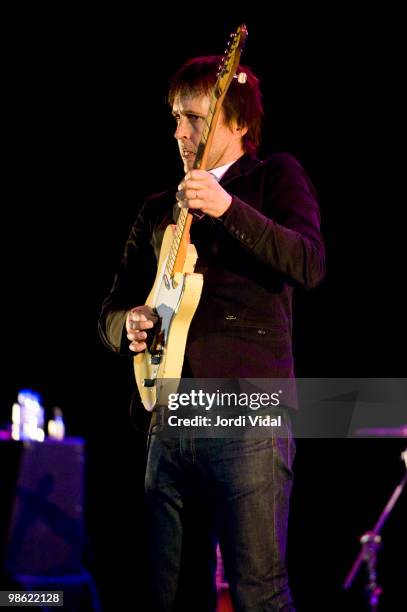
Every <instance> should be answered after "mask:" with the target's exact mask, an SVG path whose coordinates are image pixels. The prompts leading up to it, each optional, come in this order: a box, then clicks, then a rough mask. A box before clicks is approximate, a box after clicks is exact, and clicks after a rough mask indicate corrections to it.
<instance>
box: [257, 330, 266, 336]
mask: <svg viewBox="0 0 407 612" xmlns="http://www.w3.org/2000/svg"><path fill="white" fill-rule="evenodd" d="M257 333H258V334H259V336H265V335H266V330H265V329H258V330H257Z"/></svg>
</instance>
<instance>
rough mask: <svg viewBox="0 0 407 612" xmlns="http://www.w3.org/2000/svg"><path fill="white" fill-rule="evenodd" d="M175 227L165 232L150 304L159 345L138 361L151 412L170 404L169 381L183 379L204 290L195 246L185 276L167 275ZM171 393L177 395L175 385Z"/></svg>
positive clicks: (139, 379) (137, 372) (140, 387)
mask: <svg viewBox="0 0 407 612" xmlns="http://www.w3.org/2000/svg"><path fill="white" fill-rule="evenodd" d="M174 227H175V226H173V225H169V226H168V227H167V229H166V230H165V233H164V238H163V242H162V246H161V251H160V257H159V261H158V269H157V275H156V278H155V281H154V285H153V287H152V289H151V292H150V294H149V296H148V298H147V301H146V304H147V305H148V306H150V307H151V308H153V309H155V311H156V313H157V315H158V317H159V323H158V325H157V331H156V332H155V339H156V342H155V343H154V342H153V343H152V344H151V343H150V346H149V345H147V349H146V350H145V351H144V352H143V353H139V354H138V355H136V357H135V358H134V373H135V377H136V382H137V387H138V390H139V393H140V397H141V400H142V402H143V405H144V407H145V408H146V410H148V411H152V410H153V408H154V407H155V406H156V405H166V404H167V401H168V397H167V395H168V391H167V392H165V393H163V392H162V390H163V386H164V382H165V379H172V380H173V381H174V383H175V381H178V380H179V379H180V377H181V371H182V365H183V362H184V352H185V345H186V340H187V335H188V330H189V326H190V324H191V321H192V317H193V316H194V314H195V311H196V309H197V306H198V303H199V300H200V297H201V293H202V286H203V276H202V274H197V273H195V272H194V269H195V264H196V260H197V258H198V256H197V252H196V249H195V247H194V245H193V244H188V247H187V255H186V259H185V264H184V269H183V272H182V273H178V274H176V275H175V279H174V281H175V282H173V280H172V279H171V278H169V277H168V275H167V273H166V264H167V259H168V256H169V253H170V250H171V245H172V242H173V238H174ZM157 339H158V342H157ZM152 345H153V347H154V348H152ZM150 349H151V350H150ZM165 388H166V389H167V386H166V387H165ZM171 391H176V389H175V388H174V387H173V386H172V385H171Z"/></svg>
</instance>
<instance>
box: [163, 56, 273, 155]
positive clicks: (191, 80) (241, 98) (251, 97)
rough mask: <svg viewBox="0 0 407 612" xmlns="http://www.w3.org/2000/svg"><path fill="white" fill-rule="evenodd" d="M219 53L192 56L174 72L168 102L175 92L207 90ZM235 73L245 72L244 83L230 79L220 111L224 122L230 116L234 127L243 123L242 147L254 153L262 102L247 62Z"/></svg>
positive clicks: (259, 133)
mask: <svg viewBox="0 0 407 612" xmlns="http://www.w3.org/2000/svg"><path fill="white" fill-rule="evenodd" d="M221 61H222V57H221V56H220V55H208V56H205V57H194V58H192V59H190V60H188V61H187V62H185V64H184V65H183V66H181V68H179V70H178V71H177V72H176V73H175V75H174V76H173V77H172V79H171V81H170V87H169V92H168V102H169V104H170V105H171V106H172V105H173V104H174V100H175V98H176V97H177V96H178V95H181V96H184V95H191V94H192V95H194V94H197V93H204V94H207V95H208V94H210V93H211V91H212V89H213V86H214V85H215V83H216V78H217V77H216V73H217V71H218V68H219V65H220V64H221ZM236 72H237V74H239V73H240V72H245V73H246V75H247V80H246V83H243V84H240V83H238V82H237V79H233V81H232V83H231V84H230V87H229V89H228V91H227V93H226V96H225V99H224V101H223V107H222V108H223V114H224V120H225V123H226V125H230V124H231V122H232V120H235V121H236V122H237V125H238V127H247V128H248V129H247V133H246V134H245V135H244V136H243V148H244V150H245V151H246V152H247V153H250V154H251V155H254V154H255V153H256V151H257V149H258V147H259V145H260V140H261V127H262V119H263V114H264V111H263V103H262V95H261V91H260V86H259V79H258V78H257V77H256V76H255V75H254V74H253V72H252V70H251V69H250V68H249V67H248V66H242V65H240V66H239V67H238V69H237V71H236Z"/></svg>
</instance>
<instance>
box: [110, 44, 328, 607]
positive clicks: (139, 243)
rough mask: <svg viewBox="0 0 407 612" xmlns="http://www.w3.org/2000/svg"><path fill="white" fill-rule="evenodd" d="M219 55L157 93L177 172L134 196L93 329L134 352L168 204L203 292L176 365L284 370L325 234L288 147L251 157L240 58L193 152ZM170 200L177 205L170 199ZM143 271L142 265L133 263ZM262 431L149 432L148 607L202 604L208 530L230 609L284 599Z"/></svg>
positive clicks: (274, 478)
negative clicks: (133, 214) (161, 95)
mask: <svg viewBox="0 0 407 612" xmlns="http://www.w3.org/2000/svg"><path fill="white" fill-rule="evenodd" d="M219 61H220V58H219V57H214V56H210V57H200V58H194V59H191V60H189V61H188V62H186V64H184V65H183V66H182V67H181V68H180V69H179V70H178V72H177V73H176V74H175V76H174V77H173V79H172V82H171V85H170V90H169V102H170V105H171V110H172V115H173V117H174V120H175V134H174V136H175V139H176V141H177V144H178V149H179V154H180V157H181V160H182V163H183V169H184V178H183V179H182V180H181V181H180V182H179V184H178V186H177V187H174V189H172V190H169V191H167V192H165V193H161V194H158V195H154V196H152V197H151V198H149V199H148V200H147V202H146V203H145V204H144V206H143V207H142V209H141V212H140V213H139V215H138V217H137V219H136V221H135V223H134V225H133V228H132V230H131V233H130V236H129V239H128V241H127V244H126V247H125V251H124V256H123V259H122V262H121V265H120V267H119V270H118V273H117V275H116V277H115V281H114V284H113V287H112V289H111V291H110V293H109V295H108V296H107V297H106V299H105V301H104V303H103V307H102V312H101V317H100V333H101V337H102V339H103V341H104V342H105V344H106V345H107V346H108V347H109V348H110V349H112V350H113V351H115V352H116V353H119V354H127V355H133V356H134V355H135V354H136V353H138V352H140V351H143V350H145V348H146V340H147V332H148V330H149V329H151V328H152V327H153V325H154V322H155V319H154V313H153V312H152V311H151V309H149V308H148V307H147V306H143V304H144V302H145V300H146V296H147V295H148V292H149V289H150V288H151V285H152V283H153V281H154V275H155V271H156V270H155V269H156V265H157V259H158V256H159V252H160V246H161V240H162V236H163V233H164V230H165V228H166V227H167V225H168V224H171V223H174V222H176V220H177V217H178V215H179V212H180V208H182V207H189V208H190V209H191V210H193V211H194V212H197V213H203V216H202V218H200V219H199V220H198V219H197V220H195V221H194V222H193V224H192V228H191V242H192V243H193V244H194V245H195V247H196V249H197V252H198V261H197V266H196V269H195V271H196V272H202V273H203V275H204V284H203V291H202V296H201V299H200V302H199V304H198V308H197V311H196V313H195V315H194V317H193V320H192V323H191V326H190V330H189V334H188V340H187V346H186V351H185V360H184V370H183V376H188V377H198V378H236V379H239V378H290V377H294V361H293V351H292V294H293V289H294V288H295V287H300V288H312V287H315V286H316V285H317V284H318V283H319V282H320V281H321V280H322V278H323V276H324V269H325V263H324V246H323V241H322V238H321V234H320V217H319V207H318V203H317V199H316V194H315V190H314V187H313V186H312V184H311V182H310V180H309V178H308V177H307V176H306V174H305V172H304V170H303V168H302V167H301V165H300V164H299V163H298V161H297V160H296V159H294V158H293V157H291V156H290V155H289V154H287V153H280V154H274V155H273V156H271V157H270V158H269V159H267V160H265V161H260V160H258V159H257V158H256V150H257V148H258V146H259V143H260V136H261V123H262V116H263V107H262V99H261V92H260V88H259V81H258V79H257V78H256V76H255V75H254V74H253V72H252V71H251V70H250V69H249V68H247V67H243V66H241V67H240V68H239V69H238V73H239V72H242V71H243V72H244V73H245V74H246V77H247V78H246V82H244V83H239V82H238V79H234V82H233V83H232V84H231V86H230V88H229V90H228V92H227V95H226V97H225V100H224V103H223V106H222V110H221V115H220V117H219V120H218V123H217V126H216V129H215V134H214V138H213V142H212V145H211V148H210V152H209V158H208V164H207V168H208V169H209V170H210V171H203V170H199V169H194V168H193V166H194V161H195V155H196V153H197V148H198V144H199V142H200V137H201V133H202V130H203V128H204V123H205V118H206V113H207V111H208V108H209V96H210V92H211V90H212V88H213V86H214V83H215V81H216V72H217V67H218V65H219ZM174 201H175V202H176V204H175V205H174ZM141 272H143V274H142V273H141ZM282 412H283V420H284V427H285V428H286V433H287V435H286V436H284V437H282V438H277V439H276V438H274V437H273V436H270V439H262V440H256V439H250V438H249V439H232V438H228V439H227V440H225V439H219V438H209V439H208V438H206V439H205V438H194V437H193V435H192V434H191V435H190V436H184V437H182V438H180V439H176V438H171V439H163V438H162V437H160V436H154V435H153V436H151V442H150V445H149V453H148V462H147V470H146V500H147V516H148V522H149V529H150V533H149V548H150V556H151V577H152V582H153V585H152V589H151V602H152V609H153V610H157V611H158V610H159V611H168V612H170V611H172V610H194V612H197V611H200V610H202V611H203V610H205V611H208V610H215V609H216V590H215V585H214V574H215V568H216V544H217V542H219V544H220V549H221V552H222V558H223V562H224V567H225V574H226V579H227V581H228V583H229V585H230V595H231V599H232V603H233V608H234V610H236V611H239V612H255V611H256V612H265V611H266V610H283V609H284V610H286V611H289V610H294V607H293V603H292V599H291V595H290V590H289V586H288V578H287V572H286V568H285V549H286V530H287V521H288V507H289V497H290V491H291V486H292V477H293V473H292V462H293V459H294V453H295V443H294V440H293V438H292V435H291V433H290V431H291V430H290V419H289V415H288V413H287V411H284V410H282Z"/></svg>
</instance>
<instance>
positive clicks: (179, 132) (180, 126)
mask: <svg viewBox="0 0 407 612" xmlns="http://www.w3.org/2000/svg"><path fill="white" fill-rule="evenodd" d="M188 137H189V133H188V122H187V121H186V117H180V118H179V119H178V123H177V127H176V129H175V132H174V138H176V139H177V140H181V139H182V138H188Z"/></svg>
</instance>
